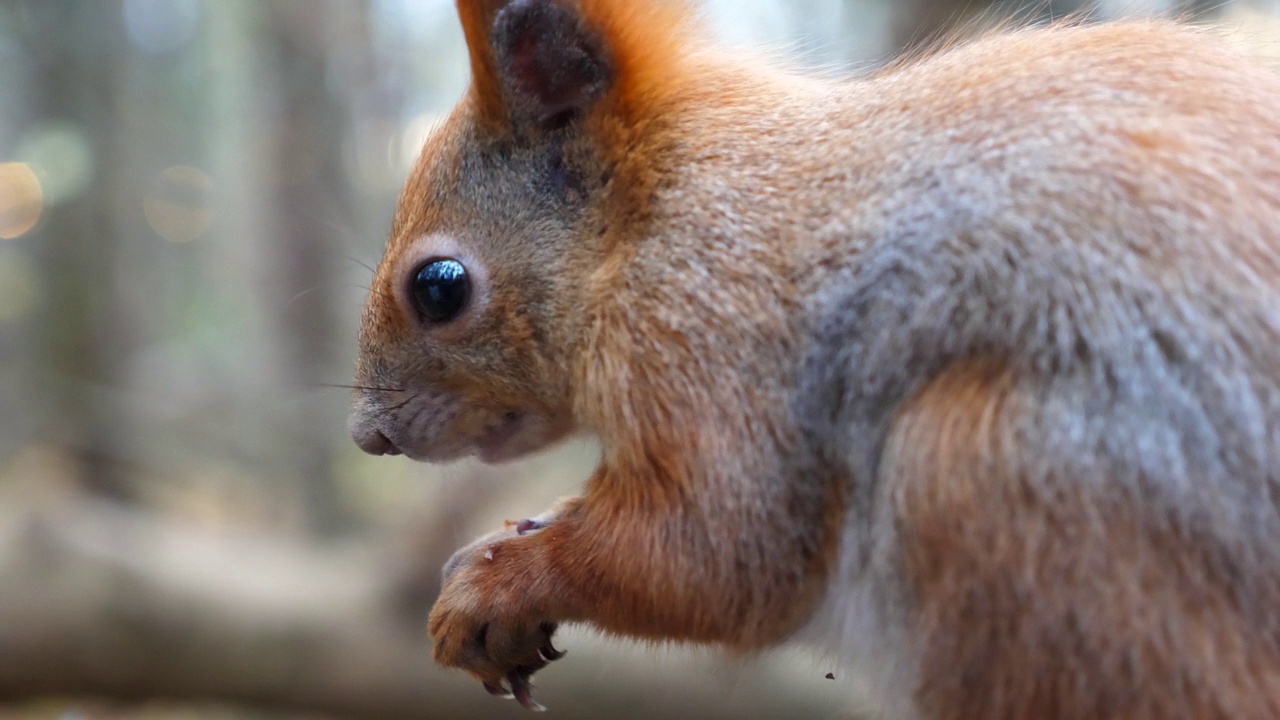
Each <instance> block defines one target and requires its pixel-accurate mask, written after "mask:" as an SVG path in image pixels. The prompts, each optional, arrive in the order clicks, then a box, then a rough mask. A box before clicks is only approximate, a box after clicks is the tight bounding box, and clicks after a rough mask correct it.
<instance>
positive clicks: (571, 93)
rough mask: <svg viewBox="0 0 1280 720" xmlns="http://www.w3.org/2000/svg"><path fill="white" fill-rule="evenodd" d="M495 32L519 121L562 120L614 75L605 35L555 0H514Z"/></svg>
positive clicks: (546, 123)
mask: <svg viewBox="0 0 1280 720" xmlns="http://www.w3.org/2000/svg"><path fill="white" fill-rule="evenodd" d="M490 37H491V43H492V50H493V54H494V58H495V59H496V61H497V69H498V74H499V76H500V77H501V78H502V84H503V90H504V95H506V97H507V100H508V108H507V109H508V111H509V112H510V113H511V114H512V118H511V119H512V120H513V121H514V122H515V123H516V124H518V125H521V124H527V123H533V124H535V125H537V126H539V127H541V128H543V129H553V128H555V127H558V126H560V125H563V124H564V123H566V122H568V121H569V120H571V119H572V118H573V117H574V116H576V115H578V114H580V113H582V112H584V111H586V110H587V109H589V108H590V107H591V105H592V104H593V103H594V102H595V101H596V100H598V99H600V97H601V96H603V95H604V94H605V93H606V92H607V91H608V89H609V86H610V84H611V82H612V80H613V68H612V65H611V61H610V58H609V54H608V50H607V48H606V45H605V42H604V39H603V38H601V37H600V36H599V35H598V34H597V33H596V32H595V31H593V30H592V29H591V28H589V27H587V25H586V24H585V23H584V21H583V18H582V17H581V15H579V14H578V12H576V11H575V10H571V9H569V8H567V7H565V6H563V5H561V4H560V3H559V2H556V1H555V0H514V2H512V3H511V4H509V5H507V6H506V7H505V8H503V9H502V10H501V11H500V12H499V13H498V16H497V18H496V19H495V21H494V27H493V33H492V35H491V36H490Z"/></svg>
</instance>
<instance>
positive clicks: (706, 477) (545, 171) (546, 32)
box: [351, 0, 1280, 720]
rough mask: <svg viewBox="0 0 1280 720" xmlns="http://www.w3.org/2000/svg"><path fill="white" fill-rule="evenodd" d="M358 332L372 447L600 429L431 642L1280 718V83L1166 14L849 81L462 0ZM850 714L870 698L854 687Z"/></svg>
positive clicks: (979, 49)
mask: <svg viewBox="0 0 1280 720" xmlns="http://www.w3.org/2000/svg"><path fill="white" fill-rule="evenodd" d="M458 12H459V16H460V19H461V22H462V26H463V29H464V31H465V35H466V39H467V43H468V47H469V50H470V61H471V73H472V77H471V84H470V89H469V90H468V91H467V93H466V95H465V96H464V97H463V98H462V100H461V101H460V102H459V103H458V105H457V106H456V108H455V109H454V110H453V112H452V114H450V115H449V116H448V118H447V120H445V121H444V122H443V124H441V125H440V127H439V128H438V129H437V130H436V131H435V132H434V134H433V135H432V136H431V137H430V139H429V140H428V141H427V142H426V145H425V147H424V149H423V151H422V155H421V159H420V161H419V162H418V163H417V165H416V167H415V168H414V170H413V171H412V174H411V176H410V178H409V180H408V182H407V185H406V187H405V189H404V193H403V196H402V199H401V201H400V204H399V208H398V211H397V213H396V216H395V221H394V226H393V228H392V231H391V235H390V240H389V243H388V245H387V250H386V256H385V258H384V259H383V261H382V263H381V265H380V267H379V268H378V270H377V274H376V277H375V280H374V284H373V287H372V292H371V293H370V294H369V298H368V303H367V306H366V308H365V311H364V316H363V321H362V327H361V330H360V341H359V342H360V356H359V360H358V367H357V384H358V385H359V386H360V387H361V388H362V389H360V390H359V391H357V393H356V397H355V401H354V411H353V415H352V420H351V428H352V432H353V435H354V437H355V439H356V441H357V443H358V444H359V445H360V447H362V448H363V449H365V450H366V451H368V452H371V453H374V454H403V455H406V456H408V457H409V458H412V459H414V460H425V461H431V462H444V461H450V460H454V459H456V458H461V457H464V456H470V455H476V456H479V458H480V459H481V460H483V461H486V462H494V463H496V462H505V461H509V460H514V459H516V458H519V457H523V456H525V455H527V454H529V453H533V452H536V451H538V450H541V449H543V448H546V447H548V446H550V445H552V444H554V443H556V442H558V441H560V440H561V439H563V438H566V437H569V436H572V435H578V434H590V435H594V436H596V437H598V438H599V441H600V445H601V448H602V456H601V459H600V462H599V466H598V467H597V468H596V469H595V471H594V473H593V474H592V475H591V477H590V479H589V480H587V482H586V485H585V488H584V490H583V492H582V495H581V496H579V497H574V498H570V499H566V500H564V501H562V502H561V503H559V504H558V505H557V506H556V507H555V508H553V509H552V510H551V511H550V512H548V513H547V514H545V515H543V516H540V517H538V518H536V519H534V520H531V521H527V522H524V523H521V524H520V525H519V526H517V527H511V528H508V529H506V530H504V531H501V532H498V533H496V534H494V535H492V536H489V537H487V538H482V539H481V540H480V541H478V542H477V543H475V544H473V545H471V546H469V547H467V548H464V549H463V550H461V551H459V552H458V554H456V555H455V556H454V558H453V559H452V560H451V561H450V562H449V564H448V566H447V567H446V569H445V579H444V584H443V589H442V591H441V594H440V597H439V599H438V601H437V602H436V604H435V607H434V608H433V610H432V612H431V616H430V620H429V631H430V634H431V637H432V642H433V643H434V653H435V658H436V659H437V660H438V661H439V662H440V663H441V664H443V665H445V666H448V667H454V668H461V669H462V670H465V671H466V672H468V673H470V674H471V675H472V676H474V677H475V678H476V679H478V680H479V681H480V682H482V683H483V684H484V686H485V687H486V688H487V689H488V690H489V691H490V692H493V693H495V694H509V695H514V696H515V697H516V698H517V699H519V700H520V702H521V703H522V704H524V705H526V706H527V707H530V708H535V709H536V708H537V707H538V706H537V704H536V702H535V701H534V700H533V698H532V696H531V695H530V686H529V678H530V676H531V675H532V674H533V673H534V672H536V671H538V670H540V669H541V668H543V667H544V666H545V665H546V664H547V663H548V662H549V661H550V660H553V659H555V658H557V657H558V656H559V651H557V650H556V648H555V647H554V646H553V645H552V642H551V636H552V634H553V633H554V632H555V629H556V627H557V626H558V625H559V624H561V623H585V624H589V625H592V626H594V627H596V628H599V629H600V630H602V631H604V632H606V633H612V634H616V635H620V636H627V637H633V638H640V639H645V640H656V641H668V640H669V641H679V642H690V643H700V644H710V645H717V646H721V647H724V648H728V649H730V650H732V651H737V652H752V651H756V650H760V649H763V648H767V647H770V646H774V645H776V644H779V643H782V642H784V641H796V640H804V639H806V638H808V639H817V640H818V641H819V642H820V643H822V645H823V646H824V647H825V648H826V649H827V650H829V651H831V652H832V653H834V654H836V655H837V656H838V657H839V659H840V660H841V661H842V662H843V663H844V665H845V667H847V668H848V672H849V673H856V674H858V675H859V676H860V677H861V678H863V679H864V681H865V683H866V685H867V686H868V687H869V688H870V691H871V694H872V696H873V697H872V700H873V701H874V702H876V703H878V705H879V707H880V708H881V710H882V711H883V712H884V714H885V715H887V716H889V717H904V718H910V717H915V718H931V719H937V720H941V719H945V718H955V719H956V720H961V719H966V720H967V719H971V718H1102V717H1127V718H1165V717H1196V718H1236V719H1238V718H1274V717H1280V508H1278V505H1277V503H1278V502H1280V77H1277V75H1275V74H1273V73H1272V72H1271V71H1270V70H1267V69H1265V68H1262V67H1259V66H1258V65H1257V64H1256V63H1255V62H1253V61H1251V60H1249V59H1246V58H1245V57H1242V56H1240V55H1237V54H1236V53H1235V52H1234V51H1233V50H1231V49H1229V48H1228V47H1227V45H1226V44H1224V43H1223V42H1221V41H1219V40H1218V39H1215V37H1214V36H1213V34H1212V33H1211V32H1208V31H1204V30H1198V29H1193V28H1190V27H1186V26H1183V25H1181V24H1178V23H1174V22H1163V21H1128V22H1123V23H1117V24H1097V25H1090V24H1082V23H1074V24H1058V25H1053V26H1049V27H1023V28H1012V29H1006V30H1004V31H1001V32H998V33H995V34H993V35H989V36H984V37H982V38H979V39H976V40H974V41H972V42H969V43H964V44H958V45H953V46H950V47H945V48H942V49H940V50H938V51H937V52H935V53H932V54H929V55H928V56H926V57H920V58H916V59H912V60H908V61H903V62H899V63H896V64H894V65H892V66H890V67H887V68H885V69H884V70H881V71H878V72H876V73H874V74H871V75H869V76H866V77H859V78H849V79H843V80H837V79H832V78H831V77H829V76H825V75H824V76H818V75H815V74H805V73H804V72H801V71H798V70H796V69H794V68H790V67H786V66H785V65H784V64H779V63H778V62H775V61H774V60H771V59H767V58H761V57H756V56H754V55H752V54H750V53H748V52H745V51H730V50H725V49H716V48H715V46H714V43H711V42H708V41H707V39H706V34H705V31H704V30H703V29H701V28H700V27H699V23H698V21H697V20H696V19H695V13H694V12H692V11H691V10H690V8H689V7H688V6H687V3H684V2H680V1H679V0H459V1H458ZM851 692H852V690H851Z"/></svg>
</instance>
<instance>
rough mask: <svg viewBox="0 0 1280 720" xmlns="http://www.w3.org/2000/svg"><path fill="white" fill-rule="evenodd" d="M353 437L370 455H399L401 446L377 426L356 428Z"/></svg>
mask: <svg viewBox="0 0 1280 720" xmlns="http://www.w3.org/2000/svg"><path fill="white" fill-rule="evenodd" d="M351 437H352V438H353V439H354V440H355V441H356V445H359V446H360V449H361V450H363V451H365V452H367V453H369V454H370V455H399V454H400V448H398V447H396V445H395V443H393V442H391V440H390V439H389V438H387V436H386V435H383V434H382V431H381V430H378V429H376V428H354V429H353V430H352V431H351Z"/></svg>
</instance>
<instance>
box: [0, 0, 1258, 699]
mask: <svg viewBox="0 0 1280 720" xmlns="http://www.w3.org/2000/svg"><path fill="white" fill-rule="evenodd" d="M1078 4H1079V3H1075V2H1059V1H1058V0H1052V1H1050V2H1037V3H1034V4H1030V3H1016V2H990V1H988V2H981V1H980V0H961V1H959V2H952V1H950V0H792V1H790V2H784V1H782V0H710V1H709V2H707V3H706V10H705V12H706V14H707V15H708V16H709V17H710V18H711V21H710V25H711V27H712V28H714V29H715V30H716V32H718V33H719V34H720V35H721V37H722V38H723V39H724V40H725V41H726V42H743V43H759V42H764V43H771V44H774V45H776V46H779V47H785V48H790V49H792V50H793V51H794V52H796V53H798V54H799V55H800V56H802V57H803V58H805V59H806V61H808V62H810V63H812V64H814V65H818V66H823V67H833V66H834V67H843V68H848V69H850V70H851V71H853V70H856V69H859V68H868V67H874V66H875V65H876V64H878V63H881V62H883V61H884V60H886V59H888V58H889V57H891V56H892V55H893V54H894V53H895V52H896V51H898V50H899V49H900V48H902V47H904V46H908V45H910V44H912V43H913V42H915V41H919V40H920V39H922V38H928V37H931V36H933V35H934V34H936V33H937V32H939V31H940V30H941V29H943V28H945V27H946V26H947V25H949V24H951V23H956V22H960V21H963V20H964V19H966V18H968V17H971V16H972V15H973V14H975V13H977V12H980V11H981V12H989V13H990V15H989V17H1003V16H1007V15H1010V14H1014V13H1020V14H1021V15H1022V16H1023V17H1028V18H1030V17H1047V16H1052V15H1059V14H1063V13H1066V12H1070V11H1072V10H1075V9H1077V7H1076V6H1077V5H1078ZM1029 5H1030V7H1028V6H1029ZM1188 9H1190V10H1191V11H1192V12H1193V13H1195V16H1196V17H1197V18H1198V19H1201V20H1204V21H1207V22H1213V23H1220V24H1223V25H1224V26H1226V27H1228V28H1230V29H1232V32H1233V33H1234V36H1236V37H1239V38H1240V39H1241V41H1242V42H1244V43H1246V44H1248V45H1249V46H1250V47H1251V48H1253V49H1254V50H1256V51H1258V52H1260V53H1268V52H1269V53H1271V54H1272V55H1274V54H1275V49H1276V43H1275V41H1274V40H1273V38H1275V37H1276V36H1277V33H1276V30H1277V28H1280V25H1277V22H1276V20H1275V18H1276V17H1277V15H1280V2H1277V1H1275V0H1271V1H1269V2H1262V1H1259V2H1248V1H1246V0H1237V1H1236V2H1230V1H1229V2H1225V3H1223V2H1218V0H1212V1H1211V2H1207V3H1206V2H1201V3H1192V4H1187V3H1181V4H1178V3H1172V2H1154V1H1152V0H1148V1H1147V2H1142V1H1141V0H1117V1H1115V2H1110V1H1108V0H1103V1H1102V2H1101V3H1100V5H1099V6H1098V7H1097V9H1096V10H1097V14H1098V15H1099V16H1103V17H1107V16H1113V15H1116V14H1121V13H1131V12H1160V11H1170V10H1188ZM463 50H464V48H463V44H462V38H461V33H460V31H459V28H458V27H457V23H456V20H455V15H454V9H453V2H452V0H0V702H2V703H7V705H4V706H2V708H3V709H0V717H20V718H27V717H31V718H68V719H70V718H76V719H79V718H85V719H90V718H115V717H151V718H177V717H183V718H264V719H265V718H281V717H291V718H297V717H310V718H321V717H340V716H345V717H355V718H398V717H415V718H421V719H423V720H429V719H430V718H452V719H465V718H488V717H522V716H523V713H522V712H521V711H518V709H516V708H515V707H514V704H503V703H501V702H500V701H497V700H493V699H491V698H489V697H488V696H487V695H485V694H484V693H483V692H482V691H481V689H480V687H479V685H478V684H476V683H473V682H471V681H469V680H467V679H466V678H464V677H461V676H460V675H457V674H450V673H443V672H440V671H438V670H436V669H435V668H434V667H432V665H431V662H430V658H429V648H428V643H427V639H426V636H425V631H424V629H423V619H424V617H425V613H426V610H427V608H428V607H429V605H430V603H431V601H432V598H433V595H434V593H435V591H436V584H437V575H438V568H439V567H440V564H441V563H442V562H443V560H444V559H445V558H447V557H448V555H449V554H450V553H451V552H452V550H453V549H454V548H455V547H457V546H459V545H460V544H462V543H464V542H466V541H467V540H469V539H470V538H472V537H473V536H475V535H477V534H480V533H482V532H486V531H488V530H489V529H491V528H494V527H496V526H497V523H499V522H500V521H501V520H502V519H504V518H507V517H511V518H517V517H523V516H526V515H529V514H531V513H534V512H537V511H538V510H540V509H542V508H543V507H544V506H545V505H547V504H548V503H550V502H551V500H553V499H554V498H556V497H558V496H560V495H563V494H567V493H571V492H573V491H574V490H575V488H576V487H577V486H578V484H579V483H581V481H582V480H583V479H584V478H585V476H586V473H587V471H588V469H589V468H590V466H591V463H592V462H593V460H594V457H595V450H594V449H593V448H592V447H590V446H587V445H578V446H571V447H568V448H565V449H563V450H560V451H557V452H555V453H552V454H550V455H548V456H545V457H540V458H537V459H534V460H532V461H530V462H528V463H525V464H524V465H521V466H518V467H515V468H504V469H502V470H501V471H500V472H495V471H492V470H487V469H484V468H481V467H478V466H472V465H461V466H455V467H448V468H432V467H427V466H418V465H413V464H411V463H409V462H408V461H406V460H403V459H396V458H376V459H375V458H370V457H365V456H363V455H361V454H360V452H359V451H358V450H357V449H356V447H355V446H354V445H353V444H352V442H351V441H350V439H349V438H348V436H347V433H346V430H345V419H346V413H347V403H348V394H347V392H346V391H345V390H342V389H340V388H335V387H331V386H333V385H341V384H343V383H347V382H349V381H350V379H349V378H350V373H351V368H352V363H353V357H354V350H355V328H356V322H357V318H358V314H359V311H360V307H361V304H362V302H363V297H364V294H365V292H366V291H365V284H366V283H367V282H368V280H369V278H370V276H371V270H370V268H371V267H372V266H374V265H375V264H376V263H377V261H378V258H379V256H380V253H381V248H382V242H383V239H384V237H385V235H386V233H387V230H388V227H389V224H390V218H391V213H392V209H393V207H394V203H395V200H396V196H397V193H398V190H399V186H400V183H401V182H402V180H403V178H404V176H405V174H406V172H407V170H408V168H409V165H410V163H411V162H412V160H413V159H414V157H415V155H416V153H417V151H418V149H419V147H420V145H421V142H422V139H423V137H424V135H425V133H426V132H427V131H428V130H429V129H430V128H431V127H432V125H433V123H434V122H435V121H436V120H437V118H439V117H440V116H441V114H442V113H444V112H446V111H447V109H448V108H449V107H450V106H451V104H452V103H453V101H454V100H455V99H456V97H457V96H458V95H459V94H460V93H461V92H462V90H463V88H464V86H465V83H466V81H467V67H466V59H465V54H464V51H463ZM560 644H561V645H563V646H566V647H568V648H569V649H571V650H572V652H571V654H570V656H569V658H568V659H566V660H565V661H564V662H562V663H559V664H557V665H556V667H555V668H553V669H552V670H550V671H549V672H547V673H545V674H544V675H543V676H541V679H542V681H543V683H542V685H543V689H542V690H541V692H540V698H541V699H542V700H543V701H544V702H545V703H546V704H548V705H549V706H550V707H551V708H552V710H553V712H555V713H556V716H557V717H560V718H597V717H610V718H646V717H674V718H684V717H700V718H735V719H736V720H744V719H749V718H773V717H779V718H780V717H787V718H841V717H854V716H855V713H856V708H855V707H853V706H851V705H850V704H849V703H848V701H847V699H846V698H847V696H848V690H847V685H846V683H845V682H844V679H843V678H841V677H839V675H838V674H837V678H836V681H835V682H833V681H831V680H827V679H824V676H825V675H826V673H827V672H828V671H830V670H833V669H834V668H832V667H827V666H826V665H824V664H823V662H822V661H821V659H815V658H809V657H806V656H804V655H803V654H800V653H777V654H773V655H770V656H768V657H766V658H763V659H761V660H759V661H753V662H751V663H748V664H726V662H725V661H724V660H722V659H720V658H717V657H714V656H713V655H712V654H710V653H707V652H688V651H683V650H676V649H661V650H646V649H641V648H635V647H632V646H630V645H628V644H626V643H622V642H617V641H604V640H600V639H598V638H594V637H592V636H591V635H590V634H589V633H584V632H570V633H569V634H568V635H566V636H565V637H563V638H562V641H561V643H560Z"/></svg>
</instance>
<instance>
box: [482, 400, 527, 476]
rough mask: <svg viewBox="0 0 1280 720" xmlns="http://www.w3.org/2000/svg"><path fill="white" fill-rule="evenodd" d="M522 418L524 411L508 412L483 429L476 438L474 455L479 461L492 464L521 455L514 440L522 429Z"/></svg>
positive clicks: (523, 418) (523, 417) (523, 425)
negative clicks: (495, 422) (486, 428)
mask: <svg viewBox="0 0 1280 720" xmlns="http://www.w3.org/2000/svg"><path fill="white" fill-rule="evenodd" d="M524 420H525V415H524V413H519V412H514V411H513V412H508V413H507V414H506V415H504V416H502V420H501V421H499V422H498V424H496V425H494V426H493V427H491V428H489V429H488V430H485V431H484V433H483V434H481V435H480V437H479V439H477V440H476V456H477V457H479V458H480V461H481V462H483V463H486V464H490V465H493V464H497V463H502V462H506V461H508V460H514V459H516V458H517V457H520V456H521V455H523V454H524V452H522V451H521V450H520V448H519V447H517V446H518V445H519V443H518V442H516V441H517V439H518V437H519V435H520V434H521V431H522V430H524V427H525V422H524Z"/></svg>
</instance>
